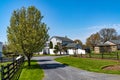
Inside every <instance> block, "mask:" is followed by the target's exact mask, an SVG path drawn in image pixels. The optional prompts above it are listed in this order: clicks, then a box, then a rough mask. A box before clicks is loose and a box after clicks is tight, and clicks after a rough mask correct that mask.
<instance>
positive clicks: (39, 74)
mask: <svg viewBox="0 0 120 80" xmlns="http://www.w3.org/2000/svg"><path fill="white" fill-rule="evenodd" d="M43 77H44V72H43V70H42V69H41V68H40V66H39V64H37V62H36V61H35V60H32V61H31V66H30V67H29V66H27V62H25V64H24V67H23V70H22V73H21V75H20V78H19V80H42V78H43Z"/></svg>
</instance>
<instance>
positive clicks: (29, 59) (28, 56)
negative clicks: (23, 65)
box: [27, 56, 30, 66]
mask: <svg viewBox="0 0 120 80" xmlns="http://www.w3.org/2000/svg"><path fill="white" fill-rule="evenodd" d="M27 58H28V66H30V56H28V57H27Z"/></svg>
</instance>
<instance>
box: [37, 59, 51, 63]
mask: <svg viewBox="0 0 120 80" xmlns="http://www.w3.org/2000/svg"><path fill="white" fill-rule="evenodd" d="M46 61H52V60H47V59H45V60H38V62H46Z"/></svg>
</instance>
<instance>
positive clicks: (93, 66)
mask: <svg viewBox="0 0 120 80" xmlns="http://www.w3.org/2000/svg"><path fill="white" fill-rule="evenodd" d="M55 60H56V61H58V62H61V63H63V64H67V65H70V66H73V67H77V68H80V69H83V70H88V71H92V72H100V73H108V74H120V70H103V69H102V68H103V67H105V66H109V65H120V63H119V62H118V61H114V60H103V59H102V60H101V59H93V58H78V57H60V58H56V59H55Z"/></svg>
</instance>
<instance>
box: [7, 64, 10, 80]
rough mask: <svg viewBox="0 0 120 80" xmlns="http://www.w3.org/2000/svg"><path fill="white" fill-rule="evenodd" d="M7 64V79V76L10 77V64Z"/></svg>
mask: <svg viewBox="0 0 120 80" xmlns="http://www.w3.org/2000/svg"><path fill="white" fill-rule="evenodd" d="M7 66H8V67H7V71H8V73H7V75H8V79H9V78H10V70H9V69H10V65H9V64H7Z"/></svg>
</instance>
